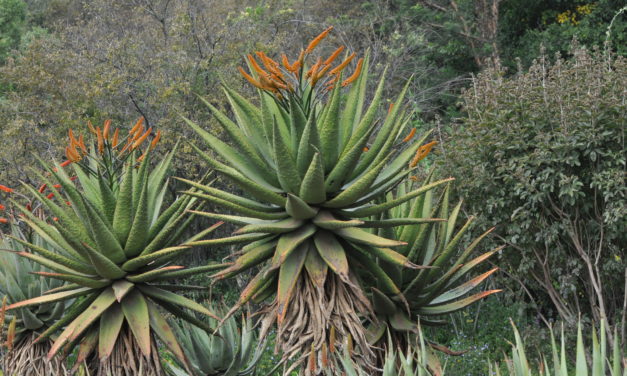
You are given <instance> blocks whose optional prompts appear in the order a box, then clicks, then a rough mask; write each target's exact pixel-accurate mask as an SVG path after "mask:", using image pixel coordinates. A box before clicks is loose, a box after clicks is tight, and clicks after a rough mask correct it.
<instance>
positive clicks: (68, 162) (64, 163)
mask: <svg viewBox="0 0 627 376" xmlns="http://www.w3.org/2000/svg"><path fill="white" fill-rule="evenodd" d="M70 163H72V161H70V160H69V159H68V160H67V161H64V162H63V163H61V167H66V166H68V165H69V164H70Z"/></svg>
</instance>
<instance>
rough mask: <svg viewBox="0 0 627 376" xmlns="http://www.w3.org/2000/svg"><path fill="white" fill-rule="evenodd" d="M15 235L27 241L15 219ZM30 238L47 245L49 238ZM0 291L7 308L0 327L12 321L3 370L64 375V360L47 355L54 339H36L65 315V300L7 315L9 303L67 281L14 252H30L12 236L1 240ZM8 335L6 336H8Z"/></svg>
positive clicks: (26, 373) (36, 294)
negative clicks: (52, 276)
mask: <svg viewBox="0 0 627 376" xmlns="http://www.w3.org/2000/svg"><path fill="white" fill-rule="evenodd" d="M10 230H11V234H12V235H13V236H15V237H18V238H19V239H22V240H26V239H27V236H26V235H25V234H24V233H23V232H22V231H21V229H20V228H19V226H18V225H17V224H15V223H14V222H11V225H10ZM29 241H30V242H31V243H33V244H36V245H37V246H38V247H47V246H48V245H47V244H46V242H45V240H43V239H42V238H41V237H39V236H38V235H37V234H32V236H29ZM0 250H3V251H11V252H0V294H2V295H3V307H2V312H0V318H1V319H2V320H0V326H2V327H3V329H4V324H5V323H7V322H8V323H9V324H8V326H7V329H6V330H2V332H4V334H5V335H4V336H1V335H0V337H2V340H3V347H4V351H3V352H4V354H3V356H2V369H3V370H4V372H5V373H6V374H8V375H24V376H31V375H62V374H65V372H66V369H65V365H64V364H63V362H62V361H61V360H60V359H52V360H48V359H47V358H46V354H47V353H48V351H49V350H50V346H51V345H52V342H50V341H42V342H40V343H38V344H34V343H33V341H34V340H35V339H36V338H37V337H38V336H39V335H40V334H41V333H43V332H44V331H45V330H47V329H48V328H50V327H51V326H52V325H54V324H55V323H56V321H57V320H58V319H59V318H61V316H62V315H63V311H64V309H65V303H64V302H55V303H50V304H46V305H41V306H38V307H26V308H21V309H18V310H16V311H14V312H11V313H10V314H8V315H7V314H6V304H11V303H15V302H19V301H21V300H26V299H30V298H35V297H38V296H41V295H42V294H43V293H45V292H47V291H49V290H52V289H56V288H59V287H61V286H62V285H63V281H59V280H49V279H47V278H45V277H43V276H41V275H40V273H42V272H46V271H49V270H47V269H45V268H44V267H42V266H41V265H39V264H36V263H34V262H32V261H30V260H28V259H24V258H21V257H18V256H17V255H16V254H15V253H14V252H23V251H26V247H24V245H22V244H20V243H18V242H17V241H15V240H13V239H11V238H5V239H0ZM5 338H6V339H5Z"/></svg>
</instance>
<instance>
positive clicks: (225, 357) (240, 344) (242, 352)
mask: <svg viewBox="0 0 627 376" xmlns="http://www.w3.org/2000/svg"><path fill="white" fill-rule="evenodd" d="M203 321H204V320H203ZM241 321H242V322H241V325H240V326H238V325H237V320H235V318H234V317H229V318H228V319H226V320H225V321H224V323H223V324H222V325H221V326H220V327H219V329H218V332H217V333H216V334H217V335H214V333H213V331H209V332H208V331H207V330H205V329H203V328H200V327H198V326H195V325H190V324H189V323H188V322H184V321H174V322H172V328H173V329H174V333H175V334H176V337H177V339H178V341H179V343H180V344H181V347H182V348H183V352H184V353H185V355H186V356H187V360H188V363H189V365H190V368H191V369H192V370H193V371H194V372H195V373H194V375H198V376H243V375H253V374H254V373H255V369H256V366H257V363H258V362H259V360H260V359H261V356H262V355H263V351H264V350H265V346H264V344H262V345H260V346H257V342H256V340H255V330H254V328H253V322H252V319H251V318H250V316H247V317H244V316H242V320H241ZM217 324H218V322H217V321H216V320H214V319H212V318H209V319H208V320H207V325H208V326H209V327H216V326H217ZM183 367H184V364H182V363H180V361H179V362H177V365H173V364H170V369H169V372H170V374H171V375H172V376H190V374H189V373H187V372H185V371H184V370H183V369H182V368H183Z"/></svg>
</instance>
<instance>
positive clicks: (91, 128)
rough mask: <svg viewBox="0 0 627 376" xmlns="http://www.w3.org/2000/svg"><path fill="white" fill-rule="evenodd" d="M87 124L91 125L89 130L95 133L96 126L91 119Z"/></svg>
mask: <svg viewBox="0 0 627 376" xmlns="http://www.w3.org/2000/svg"><path fill="white" fill-rule="evenodd" d="M87 126H88V127H89V131H90V132H91V133H93V134H96V128H94V126H93V124H92V123H91V121H89V120H87Z"/></svg>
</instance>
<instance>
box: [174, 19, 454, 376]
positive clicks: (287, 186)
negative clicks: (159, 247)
mask: <svg viewBox="0 0 627 376" xmlns="http://www.w3.org/2000/svg"><path fill="white" fill-rule="evenodd" d="M327 32H328V30H327V31H325V33H327ZM325 33H323V34H321V36H322V37H324V35H326V34H325ZM320 39H321V37H320V36H319V37H317V38H316V39H314V40H313V41H312V42H311V43H310V45H309V46H308V47H307V49H305V50H304V51H303V52H302V53H301V55H300V57H299V59H298V60H296V62H295V63H292V64H291V63H289V60H288V59H287V57H285V56H284V57H283V64H282V65H281V64H279V63H278V62H276V61H274V60H272V59H270V58H269V57H268V56H267V55H265V54H264V53H261V52H258V53H257V56H258V58H259V59H260V60H261V64H262V65H263V66H264V68H265V69H264V68H261V66H260V64H259V62H257V60H256V59H255V58H253V57H252V55H249V61H250V64H251V67H252V69H253V71H254V72H253V75H255V77H253V76H251V75H249V74H247V73H246V72H245V71H243V70H242V72H243V73H244V75H245V76H246V78H247V79H248V80H249V81H251V82H252V83H253V84H254V85H255V86H257V87H258V88H260V96H261V98H260V102H259V105H258V106H257V105H255V104H253V103H251V102H250V101H248V100H247V99H245V98H244V97H242V96H241V95H240V94H238V93H237V92H235V91H234V90H232V89H230V88H228V87H225V88H224V91H225V94H226V97H227V99H228V100H229V102H230V104H231V108H232V111H233V113H234V114H235V121H232V120H231V119H230V118H228V117H227V116H226V115H225V114H224V113H222V112H221V111H219V110H218V109H216V108H215V107H214V106H213V105H211V104H210V103H206V102H205V103H206V104H207V106H208V107H209V109H210V110H211V112H212V113H213V115H214V116H215V117H216V119H217V121H218V123H219V125H220V126H221V127H222V129H223V130H224V131H225V133H226V134H227V135H228V137H229V141H228V142H224V141H222V140H221V139H219V138H218V137H217V136H216V135H214V134H212V133H210V132H208V131H206V130H205V129H204V128H203V127H201V126H199V125H197V124H195V123H194V122H192V121H190V120H187V122H188V123H189V125H190V126H191V127H192V128H193V129H194V130H195V131H196V132H197V133H198V135H199V136H200V137H201V138H202V139H203V140H204V141H205V142H206V145H207V146H208V147H209V148H210V150H211V151H212V152H213V153H215V154H210V153H207V152H205V151H203V150H201V149H200V148H197V147H195V148H196V150H197V152H198V153H199V154H200V155H201V156H202V157H203V158H204V160H206V162H207V164H208V165H209V167H211V168H212V169H214V170H215V171H217V172H218V173H221V174H222V176H224V177H226V178H227V179H229V180H231V181H232V182H233V183H235V185H236V186H237V187H238V188H239V189H241V191H242V192H244V195H236V194H233V193H229V192H226V191H223V190H219V189H217V188H214V187H212V186H209V185H202V184H198V183H195V182H192V181H187V180H184V181H186V182H187V183H188V184H190V185H191V186H192V187H193V188H195V189H197V190H198V191H197V192H188V193H189V194H190V195H192V196H194V197H199V198H201V199H204V200H206V201H207V202H210V203H212V204H214V205H217V206H222V207H223V208H225V209H227V210H229V211H230V213H224V214H215V213H203V212H198V213H197V214H201V215H205V216H207V217H210V218H214V219H219V220H223V221H227V222H231V223H233V224H235V225H238V226H240V227H239V228H238V229H237V231H236V232H235V234H234V235H233V236H231V237H226V238H219V239H209V240H201V241H196V242H193V243H190V245H197V246H202V245H226V244H235V245H241V246H242V248H241V250H240V251H239V252H237V253H236V254H235V255H234V256H236V259H235V261H234V262H233V263H232V265H231V266H229V267H228V268H226V269H225V270H222V271H220V272H219V273H217V274H215V275H214V278H216V279H221V278H226V277H231V276H234V275H237V274H239V273H242V272H243V271H246V270H249V269H251V268H253V267H259V270H258V272H257V273H256V274H255V276H254V278H252V280H251V281H250V282H249V283H248V285H247V286H246V287H245V288H244V290H243V291H242V293H241V295H240V299H239V301H238V302H237V304H236V305H235V307H234V308H233V309H232V310H231V312H233V311H235V310H236V309H238V308H239V307H241V306H242V305H243V304H245V303H246V302H248V301H250V300H251V299H252V300H253V301H256V302H262V301H266V299H268V301H267V304H266V306H265V308H264V309H263V310H262V311H261V312H262V313H263V316H262V317H263V322H262V329H261V338H264V337H265V335H266V334H267V332H268V330H269V328H271V327H272V326H273V325H274V324H275V323H276V324H277V337H276V338H277V339H276V343H277V347H278V349H280V350H282V352H283V360H285V359H288V358H290V359H294V360H295V361H294V363H293V366H292V367H293V368H295V367H298V366H300V365H301V364H302V363H303V362H304V360H305V359H306V358H307V356H309V355H308V354H310V353H312V352H313V353H315V354H318V355H317V356H318V359H323V358H325V357H326V354H327V350H329V349H331V348H334V347H335V346H340V345H342V344H346V343H353V344H354V350H355V351H354V352H353V354H354V356H355V358H356V359H358V361H359V362H361V363H362V364H366V365H372V359H373V355H374V354H373V353H372V350H371V348H370V346H369V344H368V342H367V340H366V337H365V329H364V327H363V324H362V320H364V319H366V320H367V319H368V318H369V317H372V310H371V306H370V304H369V302H368V299H367V297H366V294H365V292H364V290H363V289H362V287H361V285H360V282H359V280H358V279H357V278H356V273H355V268H356V267H357V266H359V267H361V265H364V264H369V263H370V262H371V261H372V260H374V259H375V258H382V259H385V260H388V261H389V262H390V263H392V264H394V265H396V266H398V267H411V268H418V266H416V265H415V264H413V263H411V262H410V261H409V260H408V259H407V258H406V257H405V256H403V255H402V254H400V253H398V252H396V251H394V250H392V249H391V247H398V246H401V245H404V244H405V243H404V242H402V241H398V240H396V239H394V238H386V237H381V236H378V235H376V234H374V233H372V232H371V231H369V229H370V228H378V227H381V226H390V225H392V226H396V225H403V224H409V223H420V221H421V219H415V218H409V219H407V218H394V219H392V220H391V221H386V222H383V223H382V222H380V221H377V222H373V221H365V220H362V219H360V218H363V217H368V216H371V215H377V214H379V213H383V212H387V211H388V210H389V209H390V208H393V207H395V206H398V205H401V204H402V203H404V202H407V201H410V200H412V199H414V198H416V197H419V196H420V195H422V194H424V193H426V192H428V191H429V190H431V189H433V188H434V187H436V186H438V185H440V184H443V183H445V182H447V181H449V180H450V179H444V180H441V181H437V182H433V183H431V184H428V185H425V186H423V187H420V188H418V189H416V190H413V191H411V192H407V193H406V194H405V195H403V196H401V197H398V198H397V199H396V200H394V201H389V202H384V203H376V202H375V201H376V199H377V198H379V197H382V196H384V195H385V193H386V192H388V191H389V190H390V189H391V188H392V187H394V186H395V185H396V184H398V183H399V182H400V181H401V180H402V179H404V178H406V177H407V176H408V175H409V174H410V172H411V170H412V168H413V167H414V166H415V163H412V160H414V161H415V162H417V160H419V159H420V158H422V157H424V155H426V153H428V148H430V146H429V147H426V148H425V147H424V146H422V147H421V146H420V144H421V143H422V141H423V140H424V138H423V140H421V141H419V142H416V143H410V142H409V140H407V137H405V138H404V137H403V136H404V134H405V133H406V132H405V129H406V127H407V124H408V122H409V119H410V114H407V113H406V112H405V111H404V110H403V99H404V97H405V94H406V92H407V87H405V88H404V89H403V90H402V92H401V93H400V94H399V96H398V98H397V99H396V101H395V105H394V106H393V107H392V108H391V109H390V111H389V112H388V113H387V115H385V116H384V117H383V118H380V116H379V109H380V106H381V101H382V93H383V87H384V78H381V79H380V81H379V84H378V86H377V88H376V91H375V93H374V96H373V99H372V102H371V103H370V104H369V105H367V106H366V104H365V98H366V96H367V93H368V91H369V87H368V59H367V58H365V59H364V60H360V61H359V63H358V64H357V68H356V70H355V73H353V74H352V75H351V76H350V77H349V78H347V79H346V80H344V81H342V80H341V74H342V73H341V72H342V69H344V67H346V66H347V61H348V62H349V61H350V59H352V57H354V54H352V55H350V56H349V57H348V58H346V59H345V60H344V61H343V62H341V63H339V64H338V65H337V66H336V67H333V60H334V59H335V57H337V55H338V54H339V53H338V51H341V49H338V50H336V52H334V53H333V54H332V55H331V56H330V57H329V58H327V59H325V60H324V61H323V59H322V58H318V59H317V60H316V63H315V64H313V65H307V59H308V57H309V56H310V53H311V50H313V47H312V45H313V46H314V47H315V45H316V44H317V43H319V42H320ZM327 63H328V65H327ZM340 83H341V84H340ZM349 85H352V87H351V88H350V90H349V91H348V93H347V95H344V93H343V92H342V87H345V86H349ZM321 87H322V88H321ZM404 141H405V142H404ZM365 150H367V151H365ZM216 156H217V158H216ZM381 278H382V282H381V283H384V284H389V285H388V291H389V292H393V291H395V292H396V293H398V294H400V293H401V290H400V287H399V286H396V285H395V284H394V283H393V281H392V279H391V278H389V276H387V275H381ZM270 298H271V299H270ZM331 332H333V333H334V334H335V335H334V338H333V339H332V338H331V336H330V334H331ZM335 342H337V344H336V343H335ZM322 354H325V355H324V356H323V355H322ZM324 366H325V365H324V362H322V361H321V360H320V361H319V367H318V368H324ZM288 371H289V370H288Z"/></svg>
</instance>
